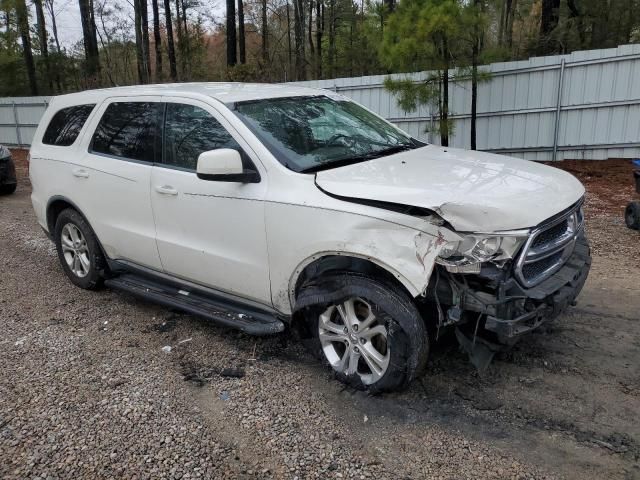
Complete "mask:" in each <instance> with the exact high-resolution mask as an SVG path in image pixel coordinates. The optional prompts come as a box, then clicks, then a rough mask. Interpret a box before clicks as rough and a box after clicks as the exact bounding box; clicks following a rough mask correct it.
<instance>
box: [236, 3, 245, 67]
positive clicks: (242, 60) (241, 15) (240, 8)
mask: <svg viewBox="0 0 640 480" xmlns="http://www.w3.org/2000/svg"><path fill="white" fill-rule="evenodd" d="M238 47H239V48H238V50H239V53H240V63H242V64H245V63H247V50H246V48H247V47H246V41H245V36H244V5H243V0H238Z"/></svg>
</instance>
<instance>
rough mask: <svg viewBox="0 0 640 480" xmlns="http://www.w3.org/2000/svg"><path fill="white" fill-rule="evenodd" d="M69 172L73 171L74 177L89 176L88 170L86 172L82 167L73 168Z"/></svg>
mask: <svg viewBox="0 0 640 480" xmlns="http://www.w3.org/2000/svg"><path fill="white" fill-rule="evenodd" d="M71 173H73V176H74V177H78V178H89V172H87V171H86V170H85V169H84V168H75V169H73V171H72V172H71Z"/></svg>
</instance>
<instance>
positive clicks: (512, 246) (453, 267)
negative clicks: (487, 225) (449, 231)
mask: <svg viewBox="0 0 640 480" xmlns="http://www.w3.org/2000/svg"><path fill="white" fill-rule="evenodd" d="M526 238H527V232H517V233H514V234H511V233H510V234H509V235H484V234H472V235H467V236H465V237H464V238H463V239H462V240H460V241H457V242H450V243H447V244H446V245H445V246H444V247H442V249H441V250H440V253H439V254H438V258H437V259H436V262H437V263H439V264H440V265H444V266H445V267H446V268H447V270H449V271H450V272H455V273H478V272H480V266H481V265H480V264H482V263H485V262H489V261H496V262H497V261H500V260H508V259H511V258H513V257H514V256H515V255H516V253H517V252H518V249H519V248H520V246H521V245H522V243H523V242H524V241H525V240H526Z"/></svg>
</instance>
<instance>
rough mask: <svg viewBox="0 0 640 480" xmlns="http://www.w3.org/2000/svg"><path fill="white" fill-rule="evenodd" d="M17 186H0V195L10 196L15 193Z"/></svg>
mask: <svg viewBox="0 0 640 480" xmlns="http://www.w3.org/2000/svg"><path fill="white" fill-rule="evenodd" d="M17 186H18V185H17V184H16V183H12V184H10V185H0V195H11V194H12V193H13V192H15V191H16V187H17Z"/></svg>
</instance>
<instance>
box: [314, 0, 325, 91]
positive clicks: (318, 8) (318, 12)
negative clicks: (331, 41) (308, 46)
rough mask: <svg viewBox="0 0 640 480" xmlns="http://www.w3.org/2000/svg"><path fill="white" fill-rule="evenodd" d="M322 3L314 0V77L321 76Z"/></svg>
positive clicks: (320, 0)
mask: <svg viewBox="0 0 640 480" xmlns="http://www.w3.org/2000/svg"><path fill="white" fill-rule="evenodd" d="M323 17H324V3H323V0H316V78H318V79H320V78H322V34H323V33H324V19H323Z"/></svg>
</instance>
